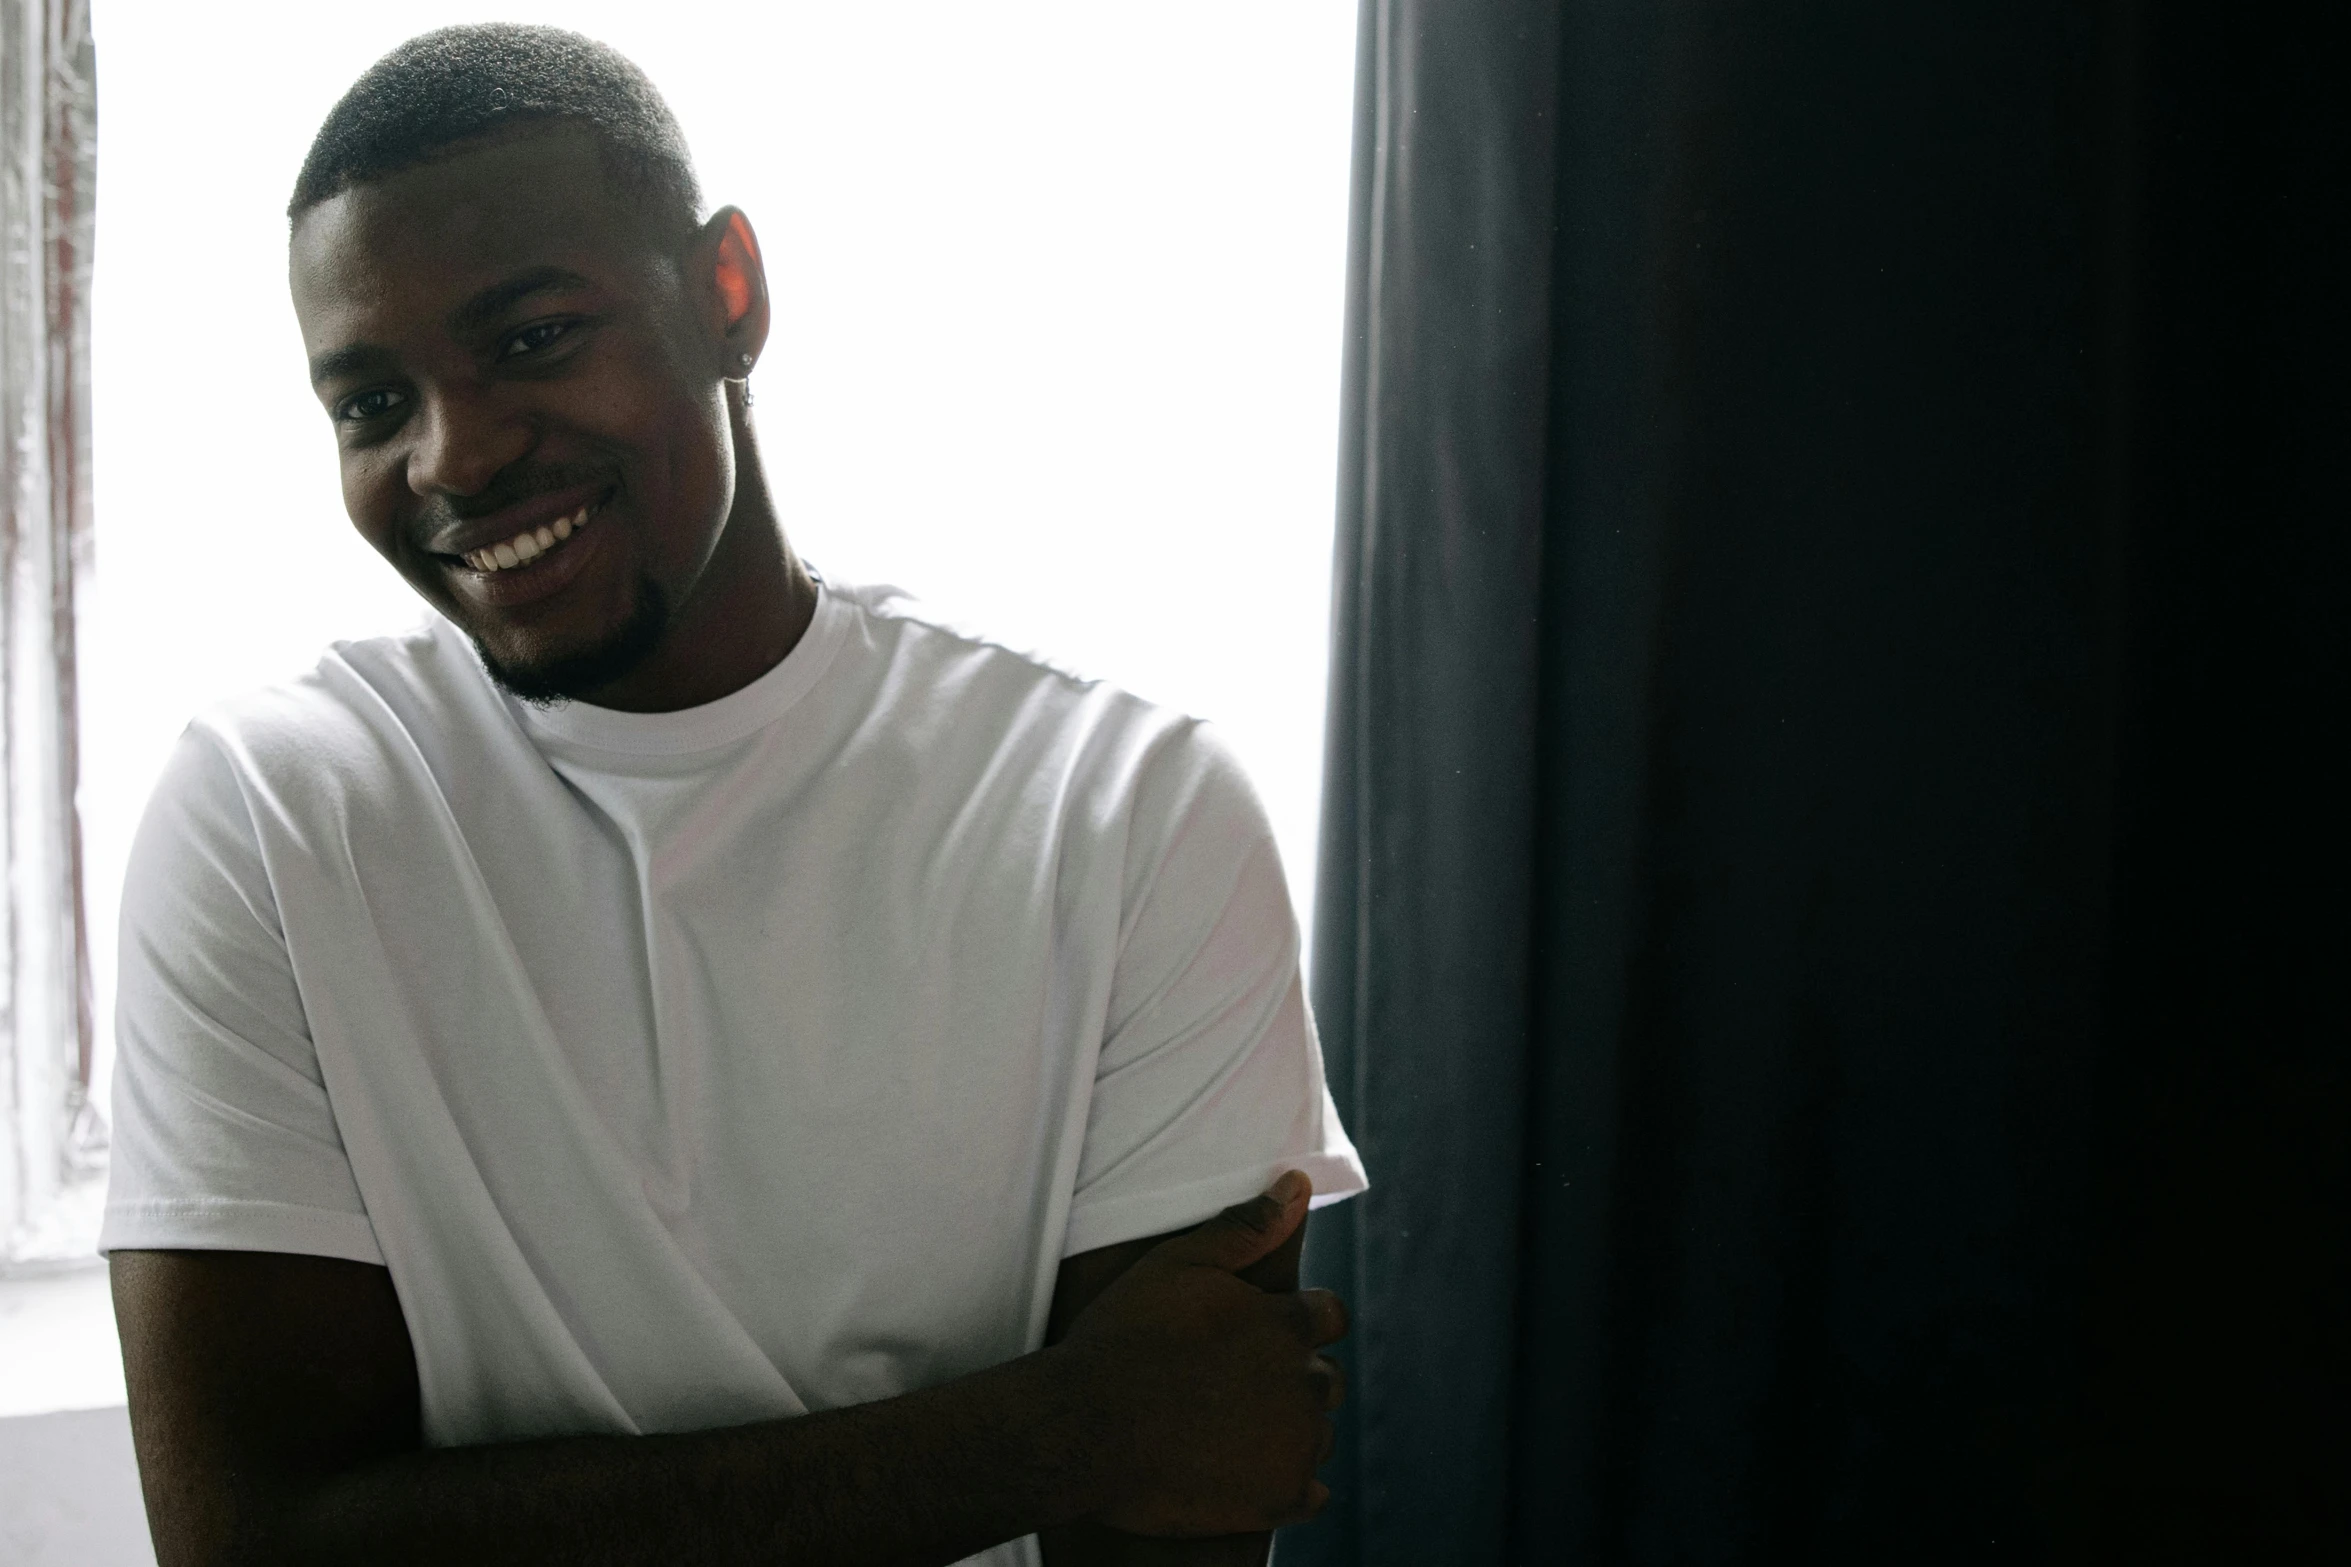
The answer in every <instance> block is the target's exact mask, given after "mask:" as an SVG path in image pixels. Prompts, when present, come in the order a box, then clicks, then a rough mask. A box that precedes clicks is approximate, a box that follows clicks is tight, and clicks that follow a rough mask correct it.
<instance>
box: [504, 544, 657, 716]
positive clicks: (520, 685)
mask: <svg viewBox="0 0 2351 1567" xmlns="http://www.w3.org/2000/svg"><path fill="white" fill-rule="evenodd" d="M669 622H670V612H669V595H667V594H666V593H664V592H662V591H661V584H660V583H658V582H656V581H654V580H653V578H652V577H651V576H650V575H641V576H639V577H638V578H637V592H636V605H635V607H634V608H633V609H631V610H630V611H629V614H628V617H627V618H626V619H625V620H623V621H622V622H621V623H620V624H619V625H617V626H615V627H613V628H612V630H610V631H608V632H606V633H605V634H604V635H603V636H602V637H601V638H599V639H598V640H597V641H595V642H593V643H591V644H590V645H588V646H586V647H583V648H572V649H566V650H564V651H561V652H557V653H552V654H549V655H548V656H547V657H545V658H543V659H535V660H532V661H530V662H527V663H517V662H514V661H512V660H508V659H505V658H501V657H500V656H499V655H498V654H497V653H495V652H493V651H492V650H491V648H490V645H489V643H487V642H486V641H484V640H483V639H482V638H481V637H480V636H478V635H476V636H474V638H473V645H474V650H475V651H476V652H477V653H479V654H480V655H481V660H482V668H483V669H485V670H487V671H488V672H489V676H490V678H491V679H492V680H494V681H496V682H497V683H498V684H499V686H500V687H502V688H503V689H504V690H505V691H506V692H507V693H508V694H509V695H511V696H513V697H515V698H516V699H518V700H520V701H523V702H527V703H529V704H530V705H531V706H533V707H542V708H544V707H553V706H554V705H555V704H556V703H558V702H576V701H585V700H588V699H590V698H592V697H594V696H595V694H596V693H597V692H598V691H601V690H603V689H604V688H605V687H607V686H609V685H611V684H612V683H613V682H614V681H616V680H620V679H622V678H624V677H625V676H627V675H629V674H631V673H633V672H634V671H635V670H636V669H637V668H638V667H639V666H640V665H642V664H643V663H644V662H645V660H647V659H649V658H651V657H652V656H653V654H654V651H655V650H656V649H657V648H659V647H660V646H661V639H662V638H663V637H665V636H667V635H668V634H669Z"/></svg>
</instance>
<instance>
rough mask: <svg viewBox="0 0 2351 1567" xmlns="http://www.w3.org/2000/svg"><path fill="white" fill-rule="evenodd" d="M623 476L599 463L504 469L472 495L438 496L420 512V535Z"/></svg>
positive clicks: (539, 465) (418, 529)
mask: <svg viewBox="0 0 2351 1567" xmlns="http://www.w3.org/2000/svg"><path fill="white" fill-rule="evenodd" d="M619 478H620V475H619V473H618V472H617V471H616V470H615V469H613V468H611V467H608V466H606V465H603V464H598V463H529V464H518V465H517V466H515V467H512V468H507V469H503V470H501V471H500V472H499V474H498V475H497V477H495V478H493V479H492V480H491V481H490V482H489V484H487V485H486V486H484V487H483V488H482V489H480V490H478V491H476V492H475V493H473V494H471V495H435V496H432V497H430V498H428V499H427V500H426V501H425V502H424V503H423V504H422V505H420V506H419V507H418V508H417V509H416V525H417V531H418V532H419V533H421V534H422V535H423V536H425V537H427V538H430V537H432V536H433V535H434V534H435V533H436V532H437V531H438V530H442V529H447V528H452V527H455V526H457V525H458V524H461V523H467V522H472V521H473V520H474V519H475V518H477V517H487V516H489V515H491V514H492V513H493V512H500V511H504V510H505V509H506V508H507V507H509V506H512V505H514V504H515V503H517V502H518V501H527V500H529V499H530V498H531V497H532V496H534V495H545V494H547V493H549V492H550V491H553V490H567V489H570V488H572V487H573V486H574V485H581V484H597V485H603V484H614V483H617V482H618V481H619Z"/></svg>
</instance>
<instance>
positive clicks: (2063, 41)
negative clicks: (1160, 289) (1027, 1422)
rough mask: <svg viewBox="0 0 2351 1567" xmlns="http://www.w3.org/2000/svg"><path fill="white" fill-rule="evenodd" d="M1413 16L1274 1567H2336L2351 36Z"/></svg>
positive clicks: (1353, 311) (1353, 294) (1356, 575)
mask: <svg viewBox="0 0 2351 1567" xmlns="http://www.w3.org/2000/svg"><path fill="white" fill-rule="evenodd" d="M1362 15H1363V20H1362V26H1361V39H1360V45H1359V53H1360V73H1359V82H1358V137H1357V155H1356V182H1357V184H1356V193H1355V224H1356V232H1355V246H1354V252H1353V256H1352V262H1351V268H1352V276H1351V291H1350V328H1351V330H1350V339H1349V344H1348V353H1349V361H1348V371H1347V379H1346V385H1347V398H1348V402H1347V410H1346V418H1347V423H1346V440H1345V446H1344V450H1343V454H1342V472H1341V495H1340V527H1339V546H1338V555H1337V562H1336V600H1335V604H1336V611H1335V625H1336V633H1335V644H1334V669H1333V684H1332V704H1331V730H1330V736H1331V738H1330V751H1329V781H1328V785H1327V795H1326V812H1325V827H1324V842H1323V866H1324V870H1323V879H1322V883H1321V886H1320V888H1319V892H1318V907H1317V910H1316V920H1317V936H1316V973H1315V976H1314V991H1315V1004H1316V1008H1317V1013H1318V1016H1319V1017H1320V1019H1321V1021H1322V1025H1323V1029H1324V1033H1325V1040H1326V1047H1327V1049H1328V1053H1329V1058H1330V1065H1331V1073H1332V1080H1333V1086H1334V1092H1335V1093H1336V1094H1337V1096H1338V1098H1339V1100H1340V1103H1341V1107H1342V1111H1343V1113H1344V1114H1345V1115H1346V1117H1347V1120H1348V1124H1349V1126H1350V1128H1351V1130H1352V1131H1353V1132H1354V1134H1355V1136H1356V1138H1357V1141H1358V1142H1359V1144H1360V1145H1361V1146H1362V1148H1363V1150H1364V1153H1365V1156H1366V1159H1367V1162H1368V1163H1369V1165H1370V1168H1371V1171H1372V1176H1373V1180H1374V1183H1375V1185H1374V1190H1373V1191H1372V1192H1371V1193H1370V1194H1368V1195H1367V1196H1366V1197H1365V1198H1364V1199H1363V1200H1362V1201H1360V1202H1357V1203H1352V1204H1348V1205H1345V1206H1342V1207H1340V1208H1337V1209H1333V1210H1329V1211H1327V1212H1326V1213H1324V1214H1323V1215H1320V1216H1318V1218H1317V1221H1316V1225H1317V1228H1316V1233H1315V1235H1314V1237H1313V1239H1312V1241H1311V1243H1310V1246H1309V1257H1308V1266H1309V1271H1310V1273H1311V1274H1312V1275H1313V1276H1314V1278H1315V1279H1316V1281H1317V1282H1321V1283H1325V1284H1328V1285H1331V1286H1332V1287H1335V1288H1338V1289H1340V1290H1342V1291H1343V1292H1344V1293H1346V1294H1347V1296H1348V1298H1349V1299H1350V1301H1351V1302H1352V1304H1353V1305H1354V1308H1355V1312H1356V1322H1357V1328H1356V1332H1355V1335H1354V1337H1353V1339H1352V1341H1351V1343H1350V1345H1349V1346H1348V1350H1347V1358H1348V1361H1349V1367H1350V1374H1351V1377H1352V1379H1353V1387H1354V1397H1353V1400H1352V1402H1351V1406H1350V1409H1349V1412H1348V1415H1347V1418H1346V1419H1345V1421H1344V1422H1343V1424H1342V1432H1341V1442H1340V1447H1339V1451H1338V1454H1337V1455H1336V1457H1335V1460H1334V1464H1333V1470H1332V1478H1333V1483H1334V1486H1335V1488H1336V1491H1337V1499H1336V1501H1335V1502H1334V1504H1333V1506H1332V1508H1331V1509H1330V1511H1329V1513H1328V1514H1327V1515H1326V1517H1325V1518H1324V1519H1323V1520H1322V1521H1320V1522H1318V1523H1317V1524H1315V1525H1313V1526H1310V1527H1309V1528H1306V1529H1302V1530H1296V1531H1291V1532H1290V1533H1289V1534H1286V1535H1285V1536H1284V1538H1283V1542H1282V1546H1281V1559H1282V1560H1283V1561H1284V1562H1285V1563H1288V1564H1293V1567H1295V1564H1299V1563H1322V1562H1329V1563H1350V1564H1353V1563H1363V1564H1371V1563H1380V1564H1386V1563H1397V1564H1402V1563H1412V1564H1416V1567H1418V1564H1435V1563H1446V1562H1461V1563H1473V1562H1474V1563H1485V1562H1549V1561H1556V1560H1576V1561H1593V1562H1628V1563H1631V1562H1640V1563H1649V1562H1655V1563H1661V1564H1662V1563H1681V1562H1691V1563H1713V1562H1747V1561H1771V1562H1779V1561H1786V1562H1821V1561H1856V1562H1860V1561H1869V1562H1885V1561H1903V1562H1924V1561H1944V1560H1951V1561H1977V1560H1987V1561H1988V1560H2051V1561H2077V1560H2079V1561H2092V1560H2096V1561H2109V1560H2111V1561H2124V1560H2128V1561H2134V1562H2148V1561H2175V1560H2176V1561H2255V1560H2304V1559H2328V1555H2329V1553H2331V1552H2333V1551H2335V1550H2338V1549H2340V1548H2341V1546H2342V1545H2343V1544H2345V1543H2346V1542H2347V1541H2351V1535H2347V1534H2346V1532H2345V1506H2346V1503H2345V1496H2346V1493H2347V1492H2351V1479H2347V1478H2346V1477H2347V1476H2351V1446H2347V1444H2346V1433H2347V1428H2351V1366H2347V1363H2351V1357H2347V1356H2346V1353H2345V1348H2346V1324H2347V1323H2351V1270H2346V1268H2345V1256H2346V1247H2345V1239H2346V1234H2347V1231H2351V1208H2347V1205H2346V1202H2345V1193H2346V1191H2347V1190H2351V1180H2347V1179H2346V1177H2347V1176H2351V1155H2347V1153H2346V1149H2351V1136H2346V1134H2345V1131H2344V1123H2345V1120H2346V1115H2345V1112H2346V1110H2347V1109H2351V1081H2347V1077H2351V1074H2347V1071H2346V1065H2345V1061H2346V1055H2345V1049H2346V1044H2347V1043H2351V1026H2347V1025H2351V989H2347V987H2346V985H2345V980H2346V977H2347V976H2346V966H2345V951H2346V942H2345V938H2346V936H2347V935H2351V929H2347V926H2351V920H2347V919H2346V915H2345V906H2346V898H2345V892H2346V883H2347V878H2346V876H2345V869H2346V855H2345V834H2344V830H2343V827H2342V824H2341V817H2342V813H2343V810H2344V808H2345V802H2346V800H2351V788H2347V787H2346V786H2347V785H2351V776H2347V771H2351V770H2347V768H2346V765H2345V762H2344V761H2343V758H2344V757H2345V756H2351V744H2346V743H2345V741H2346V739H2347V738H2351V737H2347V736H2345V735H2344V734H2343V732H2342V731H2343V730H2344V729H2345V727H2346V723H2347V717H2351V659H2347V658H2346V647H2345V627H2346V624H2347V619H2346V612H2345V608H2344V604H2345V598H2346V590H2347V589H2351V570H2347V569H2346V568H2347V567H2351V546H2347V545H2346V541H2345V518H2344V513H2345V507H2344V504H2343V502H2342V500H2341V499H2340V494H2339V492H2340V489H2341V485H2340V483H2339V481H2338V479H2337V473H2338V471H2339V470H2340V469H2341V468H2342V466H2343V460H2342V454H2343V452H2344V450H2345V448H2346V445H2347V444H2351V443H2347V442H2346V440H2345V433H2346V424H2347V421H2346V413H2347V412H2351V399H2347V398H2346V395H2345V392H2344V389H2343V384H2344V383H2343V372H2342V366H2343V365H2344V363H2345V362H2346V357H2347V356H2346V352H2345V350H2346V349H2347V348H2351V332H2346V330H2345V328H2346V321H2345V314H2346V311H2345V305H2344V302H2343V285H2342V283H2341V281H2340V279H2341V276H2342V274H2343V273H2344V271H2345V252H2344V250H2343V248H2342V246H2341V243H2340V241H2339V240H2338V239H2337V237H2336V230H2337V229H2338V228H2339V227H2340V226H2341V225H2340V222H2339V219H2338V218H2337V216H2336V214H2337V213H2338V212H2339V211H2340V210H2341V208H2342V206H2343V203H2344V200H2345V192H2346V190H2347V189H2351V185H2347V184H2346V175H2347V174H2351V135H2347V133H2346V132H2347V127H2346V112H2345V109H2344V107H2343V104H2344V99H2345V94H2344V93H2343V91H2342V89H2341V85H2340V83H2341V79H2342V76H2343V65H2344V63H2345V54H2344V50H2343V48H2342V47H2341V41H2340V38H2339V37H2338V36H2337V30H2336V29H2335V28H2334V26H2333V25H2332V23H2331V22H2328V23H2327V24H2326V25H2325V26H2323V27H2322V26H2321V23H2320V19H2318V18H2317V17H2316V16H2315V15H2313V16H2301V17H2297V18H2294V19H2291V20H2289V19H2286V18H2284V17H2281V16H2276V15H2271V14H2268V13H2260V12H2255V11H2250V10H2248V11H2243V12H2241V13H2240V12H2234V11H2222V10H2219V9H2216V8H2196V7H2188V6H2184V5H2147V6H2130V5H2083V4H2055V5H2039V4H2036V5H2024V4H2009V5H1959V4H1936V5H1921V6H1909V7H1875V6H1861V5H1824V6H1808V7H1784V8H1766V7H1755V6H1751V5H1737V4H1729V3H1720V0H1717V3H1674V4H1663V5H1638V6H1636V5H1630V4H1607V5H1602V4H1570V5H1541V4H1533V3H1527V0H1518V3H1510V0H1443V3H1439V0H1367V3H1366V4H1365V6H1364V8H1363V13H1362Z"/></svg>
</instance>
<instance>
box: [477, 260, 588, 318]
mask: <svg viewBox="0 0 2351 1567" xmlns="http://www.w3.org/2000/svg"><path fill="white" fill-rule="evenodd" d="M593 286H594V285H592V284H591V283H590V282H589V281H588V280H587V279H586V278H584V277H582V276H580V275H579V274H578V273H577V272H567V271H565V270H564V269H563V268H562V267H532V268H530V269H528V270H527V271H522V272H517V273H516V274H515V275H514V276H512V277H510V278H508V279H506V280H505V281H504V282H500V283H492V284H491V285H490V286H489V287H488V288H485V289H483V290H482V291H481V292H480V293H478V294H476V295H474V296H473V298H471V299H469V300H467V301H466V302H465V303H464V304H462V305H459V306H458V307H457V308H456V309H455V310H453V311H451V312H450V313H449V325H450V327H451V329H452V330H454V331H456V332H459V333H465V332H469V331H472V330H474V329H476V328H479V327H484V326H487V325H489V324H490V323H491V322H492V321H495V320H497V319H498V317H500V316H502V315H504V314H506V312H507V311H509V310H512V309H513V308H514V307H515V306H516V305H518V304H520V303H522V301H524V300H526V299H528V298H530V297H531V296H532V295H533V294H556V293H563V294H568V293H574V292H576V291H578V290H580V289H583V288H590V287H593Z"/></svg>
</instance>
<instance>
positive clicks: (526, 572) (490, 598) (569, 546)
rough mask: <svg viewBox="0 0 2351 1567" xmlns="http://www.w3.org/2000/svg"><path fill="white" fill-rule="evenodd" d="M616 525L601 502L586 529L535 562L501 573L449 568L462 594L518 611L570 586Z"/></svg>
mask: <svg viewBox="0 0 2351 1567" xmlns="http://www.w3.org/2000/svg"><path fill="white" fill-rule="evenodd" d="M613 526H614V524H613V523H612V521H611V520H610V519H609V518H607V517H606V516H605V515H604V514H603V503H602V502H601V501H600V502H598V503H597V509H596V511H595V512H594V513H592V514H591V515H590V517H589V519H588V521H587V523H586V524H585V525H584V526H582V527H581V528H579V529H578V530H577V531H575V532H574V533H573V534H572V536H571V537H570V538H568V539H565V540H564V541H563V542H562V543H561V544H559V545H557V546H556V547H555V548H554V549H551V550H549V551H548V552H547V553H546V554H544V555H541V556H539V557H538V558H537V559H536V560H532V561H527V562H525V563H524V564H522V565H520V566H508V567H506V568H505V569H504V570H501V571H476V570H474V569H473V568H472V567H471V566H467V565H464V564H458V565H453V566H451V567H450V568H449V574H450V575H451V576H453V577H455V578H456V579H457V582H458V589H459V591H460V592H462V593H463V594H464V595H465V596H466V597H467V598H470V599H472V600H473V601H474V602H475V603H477V604H480V605H483V606H485V607H487V608H490V609H515V608H518V607H520V606H521V605H524V604H532V603H536V602H537V601H538V600H540V599H543V598H546V597H547V596H548V595H550V594H553V593H560V592H562V591H563V590H564V589H565V588H566V587H569V586H570V585H571V582H572V579H573V578H575V577H577V576H578V575H579V574H580V573H581V572H582V571H584V570H586V569H587V566H588V563H589V561H590V560H591V559H592V558H593V557H594V556H595V555H597V554H598V553H599V552H600V551H601V550H602V548H603V544H604V535H605V534H606V533H607V532H608V531H610V530H611V528H612V527H613Z"/></svg>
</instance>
